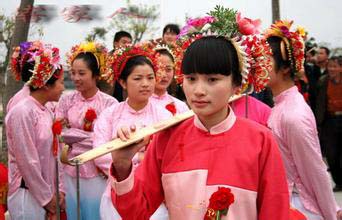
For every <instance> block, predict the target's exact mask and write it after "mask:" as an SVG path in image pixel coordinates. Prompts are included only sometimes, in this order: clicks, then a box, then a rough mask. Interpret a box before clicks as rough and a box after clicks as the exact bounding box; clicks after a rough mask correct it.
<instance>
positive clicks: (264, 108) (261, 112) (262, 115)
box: [231, 96, 271, 126]
mask: <svg viewBox="0 0 342 220" xmlns="http://www.w3.org/2000/svg"><path fill="white" fill-rule="evenodd" d="M231 106H232V108H233V110H234V112H235V114H236V115H237V116H239V117H243V118H248V119H251V120H253V121H256V122H258V123H259V124H262V125H264V126H267V120H268V118H269V117H270V114H271V108H270V107H269V106H268V105H266V104H264V103H263V102H261V101H259V100H258V99H256V98H254V97H252V96H248V107H247V109H248V111H247V117H246V97H245V96H243V97H241V98H239V99H237V100H235V101H234V102H232V103H231Z"/></svg>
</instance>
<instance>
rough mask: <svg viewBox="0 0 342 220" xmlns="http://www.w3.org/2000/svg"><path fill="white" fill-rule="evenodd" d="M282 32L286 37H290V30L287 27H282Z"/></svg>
mask: <svg viewBox="0 0 342 220" xmlns="http://www.w3.org/2000/svg"><path fill="white" fill-rule="evenodd" d="M280 30H281V32H282V33H283V34H284V35H285V37H290V30H289V28H288V27H286V26H281V27H280Z"/></svg>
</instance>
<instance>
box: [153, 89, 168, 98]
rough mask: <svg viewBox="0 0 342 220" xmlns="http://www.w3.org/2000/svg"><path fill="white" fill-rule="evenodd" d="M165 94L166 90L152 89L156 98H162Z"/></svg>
mask: <svg viewBox="0 0 342 220" xmlns="http://www.w3.org/2000/svg"><path fill="white" fill-rule="evenodd" d="M165 93H166V90H164V89H157V88H156V89H154V94H156V95H157V96H162V95H164V94H165Z"/></svg>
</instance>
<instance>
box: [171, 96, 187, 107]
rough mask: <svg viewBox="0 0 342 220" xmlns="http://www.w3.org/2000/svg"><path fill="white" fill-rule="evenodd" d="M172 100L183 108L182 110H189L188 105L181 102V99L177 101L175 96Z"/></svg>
mask: <svg viewBox="0 0 342 220" xmlns="http://www.w3.org/2000/svg"><path fill="white" fill-rule="evenodd" d="M170 96H171V95H170ZM171 98H172V100H173V101H174V102H175V104H176V105H178V106H181V107H182V108H187V109H189V107H188V105H187V104H186V103H185V102H183V101H181V100H179V99H177V98H176V97H173V96H171Z"/></svg>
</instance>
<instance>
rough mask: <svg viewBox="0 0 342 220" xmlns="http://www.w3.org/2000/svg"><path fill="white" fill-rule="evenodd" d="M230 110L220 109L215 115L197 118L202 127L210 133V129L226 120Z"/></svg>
mask: <svg viewBox="0 0 342 220" xmlns="http://www.w3.org/2000/svg"><path fill="white" fill-rule="evenodd" d="M229 111H230V109H229V108H228V107H226V108H224V109H222V110H221V111H220V112H217V113H215V115H210V116H207V117H201V116H198V118H199V119H200V121H201V122H202V124H203V125H204V127H205V128H206V129H207V130H208V131H210V129H211V128H212V127H214V126H215V125H217V124H219V123H220V122H222V121H223V120H224V119H226V118H227V116H228V114H229Z"/></svg>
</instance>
